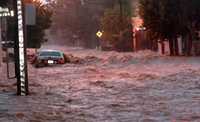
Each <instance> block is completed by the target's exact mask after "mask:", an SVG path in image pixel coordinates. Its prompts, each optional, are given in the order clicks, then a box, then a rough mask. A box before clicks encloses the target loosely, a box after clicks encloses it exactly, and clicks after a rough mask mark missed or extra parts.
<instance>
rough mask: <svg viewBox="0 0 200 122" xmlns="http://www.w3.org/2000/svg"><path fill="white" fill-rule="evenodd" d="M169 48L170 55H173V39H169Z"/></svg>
mask: <svg viewBox="0 0 200 122" xmlns="http://www.w3.org/2000/svg"><path fill="white" fill-rule="evenodd" d="M169 49H170V56H174V43H173V40H172V39H170V40H169Z"/></svg>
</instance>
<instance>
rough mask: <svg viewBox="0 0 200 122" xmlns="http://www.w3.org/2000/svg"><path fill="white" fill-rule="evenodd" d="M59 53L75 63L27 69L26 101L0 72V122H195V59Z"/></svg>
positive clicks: (199, 74) (199, 97) (199, 83)
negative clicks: (66, 55) (27, 89)
mask: <svg viewBox="0 0 200 122" xmlns="http://www.w3.org/2000/svg"><path fill="white" fill-rule="evenodd" d="M64 51H65V52H66V53H67V54H70V55H73V56H76V57H78V58H79V59H80V60H81V61H80V62H77V63H67V64H64V65H59V66H51V67H44V68H34V67H33V66H32V65H30V64H29V84H30V86H29V87H30V92H31V94H30V96H26V97H19V96H16V95H15V92H16V86H15V85H16V84H15V81H14V80H6V79H5V73H4V71H5V70H2V69H1V78H0V79H1V80H0V122H200V58H198V57H196V58H193V57H192V58H189V57H167V56H159V55H157V54H156V53H153V52H150V51H141V52H138V53H117V52H100V51H96V50H84V49H79V50H67V49H66V50H64ZM1 68H2V67H1Z"/></svg>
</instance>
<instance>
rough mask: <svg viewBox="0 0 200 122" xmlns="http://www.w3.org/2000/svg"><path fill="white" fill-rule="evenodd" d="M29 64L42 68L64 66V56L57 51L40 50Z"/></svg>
mask: <svg viewBox="0 0 200 122" xmlns="http://www.w3.org/2000/svg"><path fill="white" fill-rule="evenodd" d="M31 63H32V64H33V65H34V66H35V67H36V68H38V67H44V66H50V65H55V64H64V63H65V55H64V53H63V52H62V51H59V50H40V51H38V52H37V54H36V55H35V56H34V57H33V59H32V60H31Z"/></svg>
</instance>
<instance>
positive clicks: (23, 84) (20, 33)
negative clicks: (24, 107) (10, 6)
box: [15, 0, 29, 96]
mask: <svg viewBox="0 0 200 122" xmlns="http://www.w3.org/2000/svg"><path fill="white" fill-rule="evenodd" d="M15 7H16V9H15V13H16V14H15V16H16V20H17V32H16V33H17V37H18V40H17V42H16V44H17V45H16V47H17V51H18V55H17V60H18V61H17V65H18V66H17V67H16V68H17V70H18V71H17V73H18V74H17V89H18V92H17V93H18V95H22V96H25V95H28V94H29V91H28V73H27V58H26V43H25V34H24V17H23V16H24V14H23V3H22V0H15Z"/></svg>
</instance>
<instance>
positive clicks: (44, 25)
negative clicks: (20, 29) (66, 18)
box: [25, 0, 52, 48]
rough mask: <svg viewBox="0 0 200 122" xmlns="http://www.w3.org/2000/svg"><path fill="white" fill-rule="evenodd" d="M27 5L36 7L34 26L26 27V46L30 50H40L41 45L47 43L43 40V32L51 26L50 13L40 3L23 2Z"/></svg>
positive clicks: (32, 1) (31, 0)
mask: <svg viewBox="0 0 200 122" xmlns="http://www.w3.org/2000/svg"><path fill="white" fill-rule="evenodd" d="M27 3H31V4H34V5H35V6H36V25H34V26H26V28H27V40H28V42H27V45H28V47H30V48H40V46H41V44H42V43H44V42H45V41H47V39H46V38H45V30H46V29H48V28H49V27H50V26H51V16H52V11H51V9H49V8H48V6H47V5H44V4H42V3H41V2H40V1H35V0H25V4H27Z"/></svg>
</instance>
